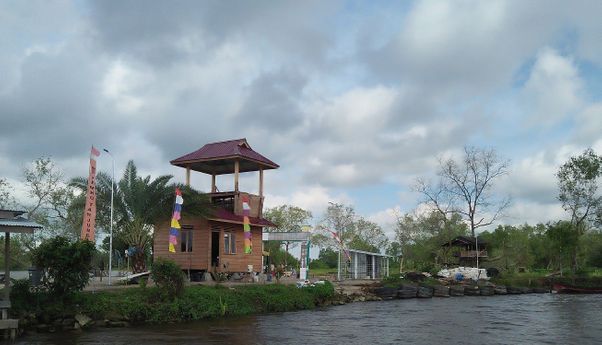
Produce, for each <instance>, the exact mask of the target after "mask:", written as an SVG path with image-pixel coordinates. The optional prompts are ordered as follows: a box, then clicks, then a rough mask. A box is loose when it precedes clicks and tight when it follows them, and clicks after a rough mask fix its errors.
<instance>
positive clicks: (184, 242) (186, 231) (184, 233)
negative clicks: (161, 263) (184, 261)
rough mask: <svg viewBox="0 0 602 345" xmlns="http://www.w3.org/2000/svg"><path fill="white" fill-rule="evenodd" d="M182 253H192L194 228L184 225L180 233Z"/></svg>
mask: <svg viewBox="0 0 602 345" xmlns="http://www.w3.org/2000/svg"><path fill="white" fill-rule="evenodd" d="M180 251H181V252H192V226H190V225H182V229H181V231H180Z"/></svg>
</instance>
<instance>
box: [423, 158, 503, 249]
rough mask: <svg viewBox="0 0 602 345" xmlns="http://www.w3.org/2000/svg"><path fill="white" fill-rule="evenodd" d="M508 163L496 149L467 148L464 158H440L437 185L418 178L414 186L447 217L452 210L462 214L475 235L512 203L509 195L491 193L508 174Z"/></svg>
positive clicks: (427, 201) (426, 201)
mask: <svg viewBox="0 0 602 345" xmlns="http://www.w3.org/2000/svg"><path fill="white" fill-rule="evenodd" d="M509 164H510V162H509V161H508V160H503V159H501V158H500V157H499V156H498V154H497V153H496V151H495V150H493V149H480V148H475V147H465V148H464V157H463V159H462V161H456V160H454V159H453V158H448V159H445V160H443V159H442V160H440V161H439V171H438V176H439V181H438V183H437V184H436V185H433V184H431V183H430V182H426V181H425V180H424V179H419V180H417V182H416V186H415V188H414V189H415V190H416V191H418V192H420V193H422V194H423V196H424V197H425V200H424V202H425V203H427V204H429V205H431V206H432V207H434V209H435V210H437V212H439V213H441V214H442V215H443V216H444V219H445V220H447V219H448V216H449V215H451V214H453V213H457V214H460V215H462V217H464V218H465V220H466V222H467V223H468V224H469V228H470V232H471V234H472V236H473V237H474V236H475V231H476V229H478V228H480V227H484V226H488V225H491V224H493V222H495V221H496V220H497V219H498V218H499V217H500V216H501V215H502V213H503V211H504V210H505V209H506V208H507V207H508V206H509V204H510V200H509V198H507V197H506V198H496V197H495V196H494V195H492V194H491V188H492V186H493V183H494V182H495V181H496V180H497V179H499V178H500V177H501V176H504V175H506V174H507V173H508V166H509ZM487 214H490V216H486V215H487Z"/></svg>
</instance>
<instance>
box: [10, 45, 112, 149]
mask: <svg viewBox="0 0 602 345" xmlns="http://www.w3.org/2000/svg"><path fill="white" fill-rule="evenodd" d="M88 58H89V56H86V55H85V54H84V55H82V54H81V52H78V51H75V50H70V49H67V50H66V51H65V52H64V53H62V54H58V55H52V54H45V53H34V54H32V55H30V56H29V57H27V58H25V59H24V60H23V62H22V64H21V66H20V70H21V71H20V76H21V80H20V84H19V85H18V86H17V87H16V88H15V89H13V90H12V92H10V93H7V94H5V95H3V96H0V114H1V116H2V118H3V126H2V127H0V133H2V139H1V140H2V141H4V142H5V144H6V147H7V149H8V152H9V153H10V155H11V157H12V158H17V157H26V158H27V159H31V158H35V157H37V156H39V155H53V156H58V157H66V156H70V155H73V154H76V153H78V152H81V151H80V150H81V147H82V146H84V147H85V146H88V145H89V144H90V143H91V142H90V139H91V138H94V137H98V136H99V135H100V133H102V132H103V127H104V124H103V121H102V118H101V114H99V113H98V112H97V111H98V108H97V101H96V99H97V93H98V86H97V83H96V80H97V78H98V76H99V73H98V72H97V71H96V68H97V67H98V66H97V65H96V64H95V63H91V64H90V63H88V62H87V60H88Z"/></svg>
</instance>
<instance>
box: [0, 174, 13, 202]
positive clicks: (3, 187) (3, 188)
mask: <svg viewBox="0 0 602 345" xmlns="http://www.w3.org/2000/svg"><path fill="white" fill-rule="evenodd" d="M11 190H12V186H11V185H10V183H8V181H6V179H5V178H0V208H2V209H6V208H11V207H13V205H14V204H15V201H14V199H13V197H12V195H11V193H10V191H11Z"/></svg>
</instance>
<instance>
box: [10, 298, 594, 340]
mask: <svg viewBox="0 0 602 345" xmlns="http://www.w3.org/2000/svg"><path fill="white" fill-rule="evenodd" d="M16 343H17V344H57V345H58V344H60V345H69V344H144V345H154V344H232V345H251V344H257V345H259V344H261V345H264V344H294V345H297V344H298V345H302V344H303V345H305V344H344V345H354V344H362V345H363V344H367V345H377V344H579V345H586V344H602V295H555V294H529V295H506V296H491V297H468V296H467V297H456V298H454V297H451V298H433V299H410V300H393V301H382V302H365V303H352V304H347V305H344V306H336V307H328V308H325V309H322V310H312V311H299V312H289V313H278V314H267V315H258V316H248V317H240V318H227V319H221V320H209V321H200V322H190V323H184V324H166V325H153V326H140V327H132V328H119V329H116V328H112V329H107V328H98V329H95V330H92V331H86V332H81V333H66V334H35V332H34V333H32V334H28V335H25V336H23V337H21V338H19V339H18V340H17V342H16Z"/></svg>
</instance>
